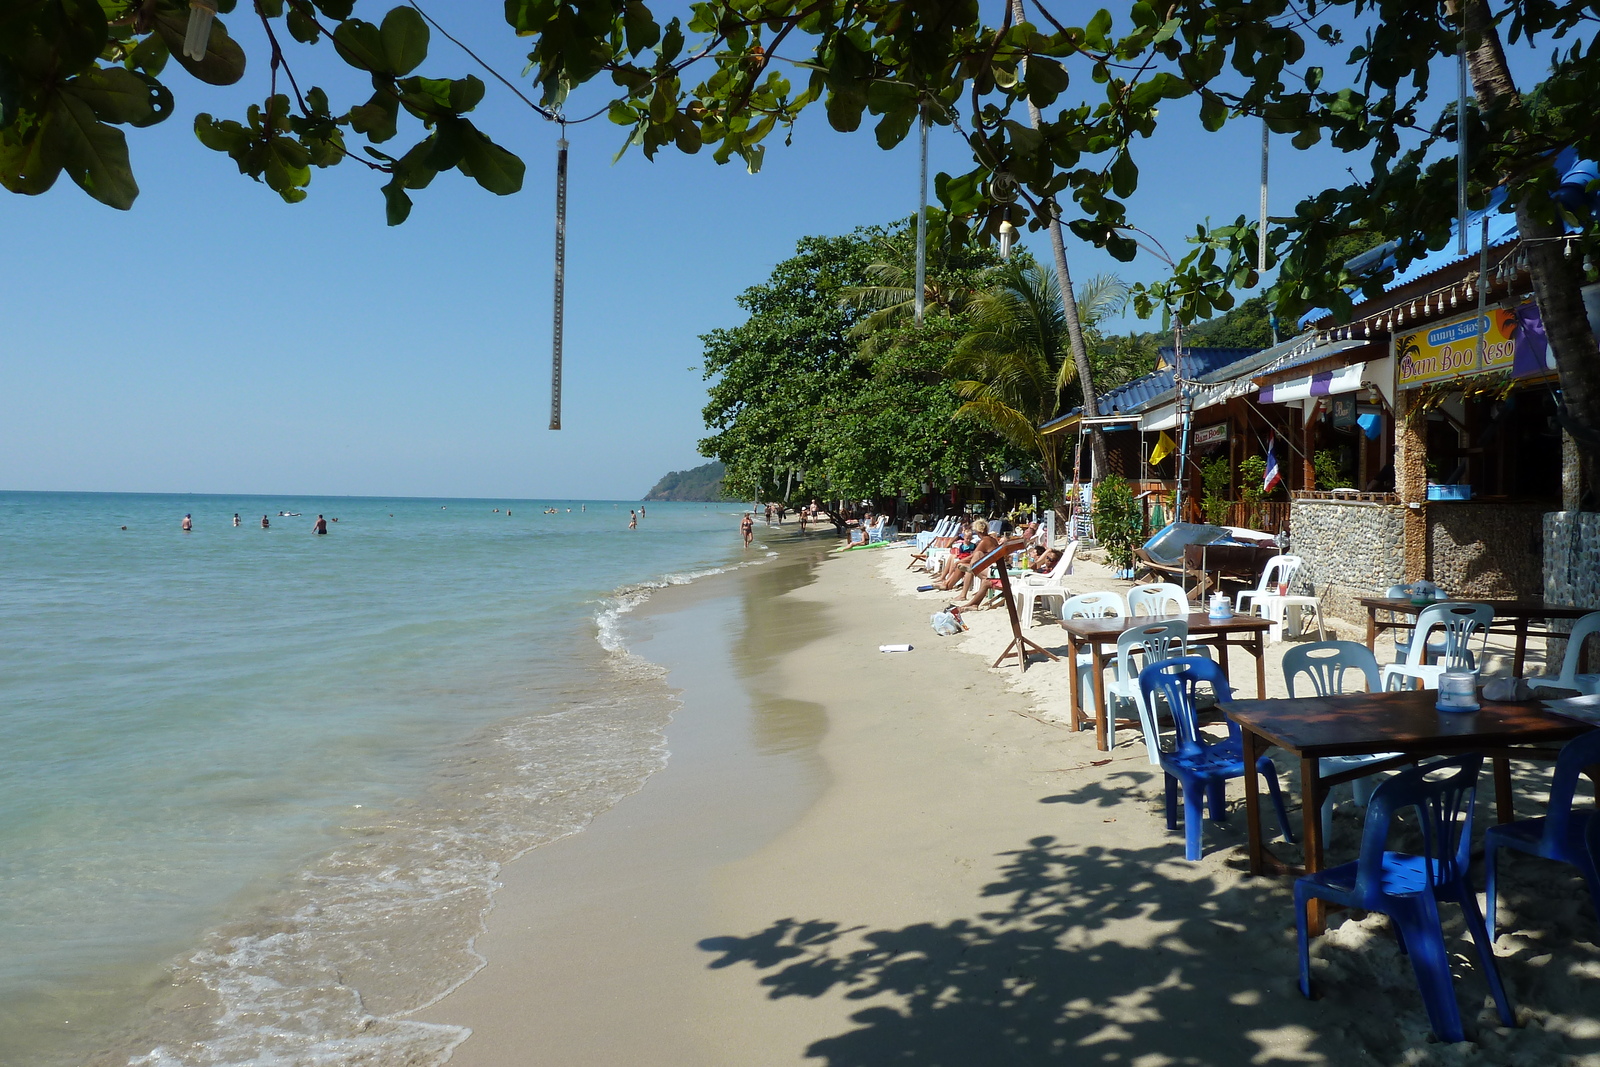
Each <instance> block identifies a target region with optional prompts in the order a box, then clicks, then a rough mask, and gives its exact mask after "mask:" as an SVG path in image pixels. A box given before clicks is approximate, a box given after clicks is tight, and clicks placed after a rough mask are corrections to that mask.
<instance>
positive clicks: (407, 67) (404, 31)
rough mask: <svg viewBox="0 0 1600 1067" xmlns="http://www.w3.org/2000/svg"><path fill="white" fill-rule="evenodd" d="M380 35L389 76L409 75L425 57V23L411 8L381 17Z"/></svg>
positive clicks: (398, 8)
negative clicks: (381, 27)
mask: <svg viewBox="0 0 1600 1067" xmlns="http://www.w3.org/2000/svg"><path fill="white" fill-rule="evenodd" d="M379 35H380V36H381V37H382V39H383V53H384V56H385V57H386V58H387V61H388V70H389V73H391V74H394V75H401V74H410V73H411V72H412V71H413V70H416V69H417V67H418V66H419V65H420V64H421V63H422V61H423V60H424V59H427V58H428V24H427V23H426V22H424V21H422V16H421V15H419V14H417V9H416V8H414V7H397V8H394V9H393V10H391V11H390V12H389V13H388V14H387V15H385V16H383V29H382V30H381V31H379Z"/></svg>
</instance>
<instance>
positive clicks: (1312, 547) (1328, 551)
mask: <svg viewBox="0 0 1600 1067" xmlns="http://www.w3.org/2000/svg"><path fill="white" fill-rule="evenodd" d="M1405 512H1406V508H1405V506H1404V505H1402V504H1364V503H1341V502H1339V501H1335V500H1296V501H1294V503H1293V504H1292V505H1291V512H1290V518H1289V533H1290V535H1291V537H1292V541H1291V542H1290V545H1291V547H1290V549H1289V551H1291V552H1293V553H1294V554H1295V555H1297V556H1300V557H1301V558H1302V559H1304V560H1305V568H1304V570H1302V572H1301V574H1302V575H1303V577H1304V579H1305V580H1306V581H1309V582H1310V583H1311V587H1312V589H1313V590H1314V591H1315V593H1316V594H1318V595H1320V596H1321V597H1322V609H1323V611H1324V612H1325V613H1326V614H1327V615H1330V616H1332V617H1334V618H1340V619H1345V620H1347V621H1350V622H1361V623H1364V621H1365V619H1366V617H1367V609H1366V608H1363V607H1362V606H1361V604H1360V603H1359V600H1360V598H1361V597H1364V596H1380V595H1382V594H1383V593H1384V592H1385V591H1386V590H1387V589H1388V588H1389V587H1390V586H1391V585H1394V584H1396V583H1398V582H1404V581H1405V580H1406V578H1405V533H1404V531H1405ZM1301 591H1302V592H1303V591H1304V590H1301ZM1362 633H1365V630H1363V631H1362Z"/></svg>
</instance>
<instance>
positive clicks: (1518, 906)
mask: <svg viewBox="0 0 1600 1067" xmlns="http://www.w3.org/2000/svg"><path fill="white" fill-rule="evenodd" d="M904 561H905V557H904V554H903V552H901V551H899V550H894V549H885V550H876V551H867V552H855V553H848V554H844V555H842V556H839V557H837V558H833V559H829V560H828V561H827V562H826V563H824V564H823V565H821V566H820V567H818V568H817V569H816V572H815V580H814V581H809V582H806V583H804V584H796V583H794V581H793V575H794V574H795V573H797V572H796V571H794V570H791V569H789V568H791V567H793V566H795V564H794V563H793V562H792V561H791V562H790V563H789V564H787V565H785V564H780V565H779V566H777V567H773V568H766V567H758V568H750V569H749V570H747V571H744V572H740V573H738V574H735V575H728V576H723V577H722V578H719V579H717V580H716V581H715V582H706V583H702V584H697V585H696V586H694V587H690V590H691V591H689V592H688V593H687V596H686V597H685V601H686V602H681V603H680V602H675V601H673V600H672V599H670V598H668V597H666V596H663V597H661V598H659V602H658V603H657V604H656V605H655V611H656V614H654V615H653V616H652V617H651V618H649V619H647V620H645V628H646V629H647V630H650V632H651V634H652V636H650V638H649V640H648V641H645V642H641V643H640V644H638V645H636V646H635V647H636V650H637V651H638V652H639V653H640V654H641V655H644V656H646V657H648V658H650V659H653V660H655V661H657V662H660V663H664V664H665V665H666V666H668V667H669V668H670V669H671V671H672V673H671V675H670V677H669V681H670V682H671V684H673V685H675V686H678V687H679V688H681V690H682V699H683V702H684V706H683V709H682V710H681V712H680V713H679V714H678V716H677V718H676V720H675V721H674V723H673V724H672V726H671V727H670V728H669V730H668V740H669V745H670V747H671V749H672V757H671V759H670V760H669V762H668V766H667V768H666V769H665V770H664V771H662V772H660V773H659V774H658V775H656V776H655V777H654V778H652V779H651V780H650V782H649V783H648V784H647V786H646V787H645V789H644V790H642V791H641V792H639V793H638V794H636V795H634V796H631V797H629V798H627V799H626V800H624V801H622V802H621V803H619V804H618V805H617V806H616V807H615V808H614V809H612V810H611V811H610V812H607V813H606V814H604V815H602V816H601V817H599V818H597V819H596V820H595V822H594V823H593V825H592V826H591V827H590V828H589V829H588V830H587V831H585V832H584V833H583V834H580V835H578V836H576V837H573V838H570V839H568V840H566V841H563V842H559V843H557V844H554V845H551V846H547V847H545V848H541V849H538V850H536V851H535V852H533V853H530V854H529V855H528V856H526V857H524V858H523V859H521V860H519V861H517V862H516V863H514V864H511V865H509V866H508V867H507V868H506V869H505V871H504V872H503V876H502V880H503V882H504V883H505V888H504V889H503V890H502V891H501V892H500V893H499V894H498V895H497V899H496V908H495V911H494V912H493V914H492V915H491V916H490V918H489V921H488V930H487V932H486V934H485V935H484V936H483V937H482V938H480V940H479V942H478V948H479V951H480V952H482V953H483V955H484V956H485V958H486V959H487V961H488V963H487V965H486V966H485V968H484V969H483V971H482V972H480V973H479V974H478V975H477V976H476V977H475V978H473V979H472V980H471V981H469V982H467V983H466V984H465V985H464V986H462V987H461V988H460V989H458V990H457V991H456V992H454V993H453V994H451V995H450V996H449V997H447V998H446V999H445V1000H443V1001H441V1002H440V1003H438V1004H436V1005H434V1006H433V1007H432V1008H430V1009H428V1010H427V1011H425V1012H422V1013H420V1016H419V1017H420V1018H422V1019H426V1020H427V1021H430V1022H437V1023H446V1024H451V1025H465V1026H468V1027H470V1028H471V1029H472V1035H471V1036H470V1037H469V1038H468V1039H467V1040H466V1041H465V1042H464V1043H463V1044H462V1045H461V1046H460V1047H459V1049H458V1050H457V1052H456V1054H455V1056H454V1058H453V1059H452V1061H451V1062H452V1065H453V1067H454V1065H465V1067H499V1065H511V1064H517V1065H527V1064H573V1065H578V1064H602V1063H604V1064H618V1063H626V1064H685V1065H688V1064H741V1065H745V1064H752V1065H754V1064H796V1063H823V1064H828V1065H832V1067H858V1065H859V1067H867V1065H876V1064H886V1063H894V1062H903V1063H910V1064H919V1065H920V1064H950V1065H952V1067H953V1065H957V1064H962V1065H969V1064H989V1063H996V1064H998V1063H1008V1064H1009V1063H1017V1064H1024V1063H1068V1064H1080V1063H1086V1062H1101V1063H1126V1064H1134V1065H1138V1067H1161V1065H1165V1064H1179V1063H1182V1064H1216V1065H1219V1067H1221V1065H1233V1064H1242V1063H1313V1064H1330V1065H1344V1064H1431V1063H1439V1064H1463V1065H1465V1064H1502V1063H1503V1064H1522V1063H1527V1064H1585V1065H1593V1064H1600V927H1597V924H1596V921H1595V918H1594V914H1593V911H1592V910H1591V909H1590V908H1589V905H1588V900H1587V893H1586V891H1585V890H1584V888H1583V885H1582V882H1581V879H1577V878H1575V877H1572V876H1569V874H1568V873H1567V871H1566V870H1565V869H1561V868H1556V867H1549V866H1537V861H1532V862H1531V864H1521V865H1519V867H1518V869H1517V870H1515V871H1513V872H1508V874H1509V875H1510V878H1509V880H1508V881H1507V882H1506V892H1507V897H1508V901H1507V904H1506V905H1505V906H1506V907H1508V908H1509V909H1510V914H1512V915H1514V916H1517V917H1518V920H1517V921H1515V922H1513V924H1512V925H1513V927H1514V928H1513V930H1512V932H1509V933H1507V934H1504V935H1502V937H1501V939H1500V943H1499V952H1500V956H1501V960H1500V965H1501V968H1502V972H1503V974H1504V975H1505V977H1506V980H1507V983H1508V986H1509V987H1510V988H1511V990H1512V995H1513V999H1514V1000H1515V1001H1516V1002H1517V1004H1518V1007H1519V1021H1520V1022H1521V1023H1522V1024H1523V1025H1522V1026H1521V1027H1520V1028H1518V1029H1504V1028H1501V1027H1499V1026H1498V1025H1497V1024H1495V1023H1494V1020H1493V1016H1492V1014H1490V1013H1486V1012H1485V1011H1483V1010H1482V1005H1483V1004H1484V1003H1485V1001H1486V992H1487V990H1486V986H1485V985H1484V983H1483V980H1482V977H1481V975H1479V974H1478V973H1476V971H1475V969H1474V968H1473V966H1472V965H1471V964H1470V963H1468V962H1465V955H1466V953H1465V943H1464V942H1463V941H1461V940H1460V938H1459V934H1460V926H1459V922H1458V921H1455V920H1454V919H1453V917H1452V921H1451V922H1450V923H1449V925H1448V928H1449V929H1450V931H1451V935H1452V940H1451V948H1452V954H1453V956H1454V957H1456V958H1455V965H1456V968H1457V991H1458V995H1459V999H1460V1002H1461V1004H1462V1008H1463V1016H1464V1019H1465V1021H1466V1025H1467V1029H1468V1036H1469V1038H1471V1039H1472V1040H1469V1041H1466V1042H1462V1043H1460V1044H1458V1045H1442V1044H1439V1043H1437V1042H1434V1041H1432V1040H1431V1039H1430V1038H1429V1037H1428V1034H1427V1022H1426V1017H1425V1016H1424V1014H1423V1012H1422V1007H1421V1001H1420V998H1419V997H1418V995H1417V993H1416V987H1415V983H1414V981H1413V979H1412V978H1411V974H1410V968H1409V964H1408V962H1407V961H1406V959H1405V957H1404V956H1402V955H1400V953H1399V952H1398V949H1397V947H1396V946H1395V943H1394V941H1393V938H1392V936H1391V935H1390V934H1389V933H1388V931H1387V926H1386V923H1385V922H1384V920H1382V919H1381V918H1378V917H1375V916H1369V917H1365V918H1360V919H1357V918H1353V917H1352V918H1347V919H1344V920H1342V921H1336V922H1335V924H1334V927H1333V930H1332V932H1331V933H1330V935H1329V936H1328V937H1327V938H1326V939H1324V941H1322V942H1319V943H1318V944H1317V945H1316V946H1315V948H1314V956H1315V958H1314V961H1313V967H1314V970H1315V975H1316V979H1317V982H1318V985H1319V989H1320V990H1321V991H1322V993H1323V995H1322V998H1321V999H1319V1000H1316V1001H1307V1000H1305V999H1304V998H1302V997H1301V996H1300V995H1299V993H1298V991H1297V990H1296V988H1295V984H1294V975H1295V957H1294V935H1293V928H1294V927H1293V911H1292V906H1291V902H1290V892H1289V888H1290V887H1289V883H1288V881H1287V880H1283V879H1273V878H1255V879H1253V878H1249V877H1247V876H1246V875H1245V874H1244V873H1243V865H1244V864H1243V850H1242V847H1241V846H1242V844H1243V836H1244V820H1243V818H1242V814H1241V813H1239V812H1238V811H1237V806H1238V804H1239V802H1240V797H1241V795H1242V789H1241V788H1239V787H1238V785H1237V783H1235V786H1234V788H1232V789H1231V790H1230V794H1229V796H1230V804H1231V807H1232V808H1233V809H1234V811H1233V815H1232V818H1231V819H1230V820H1229V823H1228V825H1226V826H1224V827H1220V828H1219V827H1216V826H1215V825H1213V824H1209V823H1208V825H1207V827H1206V833H1205V849H1206V852H1205V856H1204V858H1203V859H1202V860H1201V861H1200V862H1198V863H1189V862H1186V861H1185V860H1184V859H1183V858H1182V857H1183V845H1182V835H1181V830H1180V831H1175V832H1169V831H1167V829H1166V828H1165V824H1164V820H1163V818H1162V816H1161V812H1160V801H1159V791H1160V778H1159V773H1158V772H1157V771H1156V769H1155V768H1153V767H1151V766H1150V764H1149V762H1148V760H1147V758H1146V753H1145V750H1144V746H1143V744H1142V742H1140V741H1138V740H1136V739H1135V737H1134V736H1133V733H1132V732H1131V731H1122V732H1121V733H1119V735H1118V742H1119V743H1118V745H1117V746H1116V748H1115V749H1113V750H1112V751H1111V752H1106V753H1102V752H1098V751H1096V750H1095V748H1094V742H1093V734H1092V733H1073V732H1071V731H1069V730H1068V729H1066V728H1065V727H1064V726H1062V725H1061V724H1060V722H1059V720H1060V719H1061V718H1063V717H1064V716H1063V712H1064V704H1063V694H1064V692H1065V689H1064V683H1065V678H1064V672H1063V671H1062V670H1061V669H1060V665H1057V664H1040V665H1037V666H1035V667H1034V668H1033V669H1030V670H1029V671H1028V672H1027V674H1026V675H1019V672H1018V671H1017V670H1016V668H1014V667H1012V668H1009V669H1008V670H993V669H990V668H989V667H988V662H989V661H991V660H992V659H993V657H994V654H995V651H996V650H997V649H998V647H999V645H1003V644H1004V637H1003V636H1002V632H1001V631H1002V623H1003V618H1004V616H1003V613H1001V612H990V613H985V614H983V615H980V616H978V617H977V618H976V623H977V625H975V627H974V632H973V633H971V634H968V635H966V636H964V637H961V638H954V639H942V638H939V637H936V636H935V635H934V634H933V633H932V631H931V629H930V628H929V626H928V621H927V619H928V614H929V612H931V611H933V610H936V609H938V608H939V607H941V606H942V601H938V600H937V599H936V598H934V597H933V595H932V594H924V595H921V596H917V595H914V594H911V593H910V592H909V590H908V589H907V588H906V586H907V585H908V580H909V579H910V578H911V576H910V575H909V574H905V575H902V574H901V572H900V570H899V568H902V567H903V566H904ZM763 571H770V574H767V575H763V574H762V573H761V572H763ZM785 573H787V574H789V575H790V577H788V578H785V577H783V575H784V574H785ZM1079 578H1080V580H1081V581H1082V582H1083V583H1084V587H1085V588H1094V587H1096V583H1097V582H1102V579H1103V576H1102V575H1099V574H1098V573H1096V569H1095V568H1094V567H1093V566H1092V565H1091V566H1088V567H1085V568H1084V569H1083V570H1082V572H1081V573H1080V575H1079ZM724 579H725V580H724ZM886 579H887V580H886ZM915 584H917V583H916V582H915V581H909V585H910V586H914V585H915ZM1102 584H1104V585H1105V586H1107V587H1109V586H1110V584H1111V583H1109V582H1102ZM901 593H905V594H906V595H897V594H901ZM716 628H720V630H717V629H716ZM714 630H715V631H716V632H720V633H723V634H726V635H728V638H729V640H728V643H727V644H726V645H719V644H718V643H717V642H716V641H714V640H712V638H711V637H710V636H709V635H710V634H711V633H712V632H713V631H714ZM1035 633H1036V637H1037V639H1038V640H1040V641H1041V643H1044V644H1046V645H1049V646H1051V647H1055V648H1058V649H1060V648H1061V646H1062V642H1061V640H1060V639H1059V630H1057V629H1054V628H1049V627H1040V628H1039V630H1037V631H1036V632H1035ZM893 642H907V643H910V644H912V645H914V646H916V647H915V650H914V651H912V652H910V653H906V654H883V653H879V652H878V651H877V648H878V646H879V645H880V644H884V643H893ZM991 645H993V646H994V647H993V649H991V647H990V646H991ZM722 649H730V650H731V652H732V655H731V658H729V659H728V660H726V661H722V662H718V659H719V656H720V655H722V652H721V650H722ZM963 651H966V652H968V653H973V652H976V653H978V655H972V654H966V655H963V654H961V653H962V652H963ZM980 656H981V657H983V658H980ZM1276 659H1277V655H1275V654H1272V653H1270V652H1269V663H1273V664H1275V662H1276ZM1235 668H1236V671H1238V673H1237V674H1236V677H1242V678H1248V677H1250V676H1251V675H1250V674H1249V673H1245V664H1244V663H1243V662H1238V661H1236V663H1235ZM1019 683H1020V684H1019ZM1271 684H1273V685H1278V684H1281V683H1280V682H1279V681H1278V680H1277V679H1276V678H1274V679H1272V682H1271ZM1539 773H1541V772H1539V771H1538V770H1531V771H1529V772H1527V774H1525V775H1519V786H1521V785H1522V784H1523V783H1524V781H1526V784H1527V785H1528V787H1529V788H1528V789H1525V790H1524V793H1525V795H1524V796H1522V797H1520V798H1519V802H1520V803H1521V804H1522V805H1523V806H1526V807H1531V808H1537V799H1538V794H1537V782H1536V779H1537V777H1538V774H1539ZM1286 784H1287V785H1288V786H1289V787H1290V789H1291V795H1293V794H1292V788H1293V783H1292V781H1291V782H1289V783H1286ZM1487 792H1488V790H1487V789H1485V793H1487ZM1528 813H1530V814H1531V813H1532V812H1531V810H1530V811H1529V812H1528ZM1297 814H1298V812H1295V811H1291V816H1295V815H1297ZM1271 821H1272V820H1271V818H1270V816H1268V825H1269V826H1270V825H1271ZM1358 832H1359V824H1358V823H1357V822H1356V817H1355V816H1353V815H1350V814H1346V815H1343V816H1341V818H1340V827H1339V831H1338V835H1336V837H1335V842H1334V844H1335V847H1339V846H1340V844H1341V842H1343V843H1344V844H1348V843H1349V842H1350V841H1351V840H1353V836H1354V835H1355V834H1356V833H1358Z"/></svg>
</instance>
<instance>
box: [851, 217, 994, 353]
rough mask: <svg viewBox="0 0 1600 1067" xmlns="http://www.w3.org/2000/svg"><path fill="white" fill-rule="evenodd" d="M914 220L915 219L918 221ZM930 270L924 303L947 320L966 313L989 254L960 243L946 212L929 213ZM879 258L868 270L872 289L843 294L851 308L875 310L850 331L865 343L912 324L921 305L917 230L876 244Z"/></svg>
mask: <svg viewBox="0 0 1600 1067" xmlns="http://www.w3.org/2000/svg"><path fill="white" fill-rule="evenodd" d="M914 218H915V217H914V216H913V219H914ZM928 238H929V241H928V249H927V253H928V269H927V274H926V276H925V278H924V280H923V303H924V304H925V305H926V307H927V308H928V310H930V311H942V312H944V313H945V314H948V315H955V314H959V313H960V312H962V311H965V310H966V309H967V307H968V306H969V305H970V304H971V302H972V297H973V295H974V293H975V291H976V288H975V287H976V286H977V285H978V284H980V283H981V280H982V277H983V272H984V269H985V267H986V266H987V264H986V262H985V260H986V259H987V258H988V257H987V256H986V254H985V250H983V249H980V248H977V247H975V246H972V245H970V244H965V243H963V242H959V241H956V240H955V239H954V237H953V236H952V235H951V233H950V228H949V226H948V225H947V224H946V219H945V215H944V212H942V211H940V210H939V209H937V208H929V209H928ZM874 244H875V245H876V248H877V251H878V253H879V256H880V258H879V259H878V260H877V261H876V262H874V263H872V264H870V265H869V266H868V267H867V275H868V276H869V277H870V278H871V279H872V280H873V282H875V283H876V284H873V285H857V286H851V287H850V288H848V289H846V290H845V291H844V295H843V297H842V302H843V303H844V305H845V306H846V307H858V308H870V309H872V313H871V314H870V315H868V316H866V317H865V318H863V319H862V320H861V321H859V322H857V323H856V324H855V325H854V326H853V327H851V329H850V335H851V336H852V337H865V336H867V335H868V334H872V333H876V332H878V331H879V330H882V329H884V328H885V327H887V326H891V325H893V324H895V323H897V322H901V321H906V320H909V319H910V318H911V317H912V315H913V314H914V313H915V307H916V300H917V280H916V279H917V272H916V254H917V252H916V230H915V228H914V227H911V226H907V227H903V228H901V229H899V230H897V231H896V232H894V233H889V234H884V235H882V236H879V237H877V238H876V239H875V240H874Z"/></svg>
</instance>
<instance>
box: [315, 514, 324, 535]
mask: <svg viewBox="0 0 1600 1067" xmlns="http://www.w3.org/2000/svg"><path fill="white" fill-rule="evenodd" d="M311 528H312V529H313V530H315V531H316V532H317V533H319V534H325V533H327V532H328V520H327V519H325V518H323V517H322V516H321V515H318V516H317V521H316V522H315V523H314V524H312V527H311Z"/></svg>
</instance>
